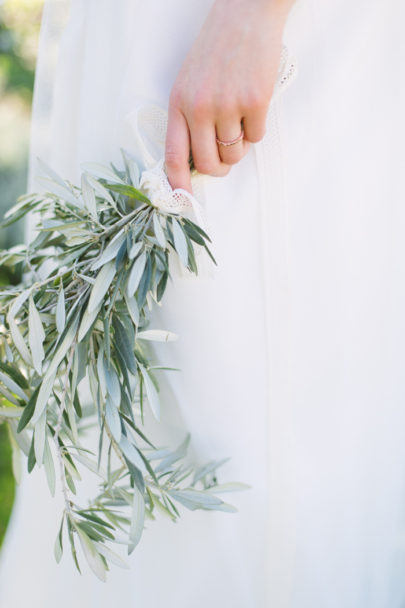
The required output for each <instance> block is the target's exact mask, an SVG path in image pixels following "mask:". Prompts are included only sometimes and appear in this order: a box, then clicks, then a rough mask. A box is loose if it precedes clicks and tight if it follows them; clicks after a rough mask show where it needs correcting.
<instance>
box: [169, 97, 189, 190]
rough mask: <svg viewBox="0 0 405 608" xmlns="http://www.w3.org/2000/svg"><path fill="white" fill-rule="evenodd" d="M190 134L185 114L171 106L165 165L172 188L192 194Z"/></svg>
mask: <svg viewBox="0 0 405 608" xmlns="http://www.w3.org/2000/svg"><path fill="white" fill-rule="evenodd" d="M189 156H190V133H189V129H188V125H187V121H186V119H185V116H184V114H183V113H182V112H181V110H179V108H177V107H175V106H169V116H168V123H167V133H166V149H165V165H166V173H167V177H168V180H169V183H170V185H171V187H172V188H184V190H187V191H188V192H190V193H191V176H190V166H189V162H188V161H189Z"/></svg>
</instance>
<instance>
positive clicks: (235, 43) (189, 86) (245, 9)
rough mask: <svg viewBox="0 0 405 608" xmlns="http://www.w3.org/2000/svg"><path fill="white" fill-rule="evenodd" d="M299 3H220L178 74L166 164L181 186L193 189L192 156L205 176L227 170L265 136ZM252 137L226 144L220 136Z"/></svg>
mask: <svg viewBox="0 0 405 608" xmlns="http://www.w3.org/2000/svg"><path fill="white" fill-rule="evenodd" d="M293 2H294V0H216V1H215V2H214V4H213V6H212V9H211V11H210V13H209V15H208V17H207V19H206V21H205V23H204V25H203V27H202V29H201V32H200V34H199V36H198V37H197V39H196V40H195V42H194V44H193V46H192V48H191V50H190V52H189V53H188V55H187V57H186V59H185V61H184V63H183V65H182V67H181V69H180V72H179V74H178V76H177V78H176V81H175V83H174V86H173V89H172V91H171V95H170V101H169V120H168V129H167V136H166V152H165V164H166V172H167V176H168V179H169V182H170V184H171V186H172V187H173V188H184V189H185V190H188V191H189V192H191V182H190V169H189V163H188V160H189V155H190V149H191V151H192V155H193V159H194V166H195V168H196V169H197V171H199V172H200V173H205V174H207V175H213V176H217V177H219V176H224V175H226V174H227V173H228V172H229V171H230V169H231V166H232V165H234V164H236V163H238V162H239V161H240V160H241V159H242V158H243V156H244V155H245V154H246V152H247V151H248V149H249V146H250V144H251V143H255V142H258V141H260V140H261V139H262V138H263V136H264V133H265V122H266V114H267V110H268V107H269V104H270V100H271V96H272V93H273V88H274V84H275V80H276V77H277V71H278V66H279V61H280V53H281V49H282V35H283V29H284V25H285V21H286V19H287V16H288V13H289V10H290V8H291V6H292V4H293ZM241 121H243V128H244V139H243V140H242V141H240V142H239V143H237V144H234V145H232V146H227V147H225V146H221V145H218V144H217V142H216V139H215V138H216V137H218V138H219V139H221V140H223V141H229V140H232V139H234V138H235V137H238V135H239V134H240V132H241Z"/></svg>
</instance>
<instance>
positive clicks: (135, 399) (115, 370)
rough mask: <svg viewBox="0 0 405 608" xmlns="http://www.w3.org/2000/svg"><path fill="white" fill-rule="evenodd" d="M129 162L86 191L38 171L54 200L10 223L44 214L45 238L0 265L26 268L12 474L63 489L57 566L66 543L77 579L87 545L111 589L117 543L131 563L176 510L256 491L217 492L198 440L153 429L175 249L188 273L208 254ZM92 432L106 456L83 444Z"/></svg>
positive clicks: (7, 411) (85, 182)
mask: <svg viewBox="0 0 405 608" xmlns="http://www.w3.org/2000/svg"><path fill="white" fill-rule="evenodd" d="M123 157H124V169H123V170H118V169H116V168H115V167H113V166H111V167H104V166H101V165H99V164H96V163H88V164H86V165H85V167H84V170H85V173H84V174H83V175H82V178H81V187H80V188H78V187H76V186H75V185H73V184H71V183H69V182H68V181H65V180H63V179H62V178H61V177H59V176H58V175H57V174H56V173H55V172H54V171H53V169H51V168H50V167H48V166H47V165H45V164H44V163H42V164H41V163H39V166H40V167H41V170H42V171H43V172H44V173H45V175H46V177H45V178H44V179H43V181H42V183H43V184H45V186H46V188H47V189H48V192H45V193H44V194H41V195H39V194H32V195H27V196H24V197H21V199H19V201H18V202H17V204H16V205H15V206H14V208H13V209H12V210H10V211H9V212H8V213H7V218H6V223H7V224H9V223H12V222H14V221H16V220H17V219H19V218H20V217H23V216H24V215H25V214H26V213H29V212H34V213H35V214H37V216H38V218H39V220H40V221H39V222H38V228H37V235H36V237H35V238H34V240H33V241H32V242H31V243H30V244H29V245H28V246H27V247H24V246H21V247H14V248H12V249H10V250H4V251H0V266H1V265H6V264H13V263H22V265H23V267H24V276H23V281H22V282H21V284H19V285H16V286H11V285H10V286H9V287H7V288H5V289H3V290H2V291H1V292H0V328H1V329H0V331H1V339H0V422H1V423H3V424H6V425H8V430H9V434H10V438H11V445H12V450H13V471H14V474H15V477H16V479H19V478H20V474H21V472H20V471H21V462H22V460H21V457H20V456H21V453H24V454H26V456H27V457H28V458H27V467H28V471H29V472H31V471H32V470H33V469H34V468H35V467H41V466H42V465H44V466H43V467H42V470H43V471H44V473H45V476H46V479H47V483H48V486H49V490H50V493H51V494H54V492H55V490H56V477H58V479H59V478H60V486H61V492H62V495H63V504H64V507H63V512H62V514H61V524H60V528H59V531H58V535H57V538H56V540H55V545H54V555H55V559H56V560H57V561H60V559H61V558H62V554H63V540H64V539H63V537H64V534H65V540H67V541H68V542H69V545H70V551H71V555H72V559H73V561H74V563H75V565H76V567H77V568H78V569H79V571H80V563H79V555H78V552H77V547H78V541H79V544H80V546H81V548H82V554H83V556H84V558H85V559H86V561H87V563H88V565H89V567H90V569H91V570H92V571H93V572H94V574H95V575H96V576H97V577H98V578H100V579H101V580H105V578H106V572H107V570H108V569H109V565H110V564H115V565H117V566H120V567H126V563H125V561H124V560H123V559H122V557H121V556H120V555H119V554H118V553H116V552H114V551H113V550H112V549H111V545H114V544H118V545H126V546H127V549H128V553H131V552H132V551H133V550H134V548H135V547H136V546H137V545H138V543H139V542H140V539H141V536H142V532H143V529H144V522H145V520H146V519H147V518H148V519H154V518H155V516H156V515H157V514H161V515H163V516H165V517H168V518H169V519H171V520H173V521H176V520H177V519H178V517H179V516H180V511H179V507H178V505H182V506H183V507H186V508H188V509H191V510H195V509H204V510H219V511H226V512H231V511H233V510H235V509H234V507H233V506H232V505H229V504H227V503H225V502H223V500H222V499H221V498H219V497H218V493H220V492H227V491H233V490H240V489H244V488H245V487H247V486H245V485H244V484H241V483H232V482H226V481H224V482H222V483H221V484H220V483H219V482H218V479H217V477H218V473H217V470H218V468H219V467H220V466H221V465H222V464H223V463H224V462H225V461H226V459H219V460H212V461H210V462H208V463H205V464H201V463H194V462H189V461H188V460H187V457H188V454H187V453H188V447H189V444H190V435H189V434H187V435H186V437H185V438H184V439H183V440H182V441H181V442H180V444H179V445H178V446H177V447H175V448H172V447H170V446H169V447H168V446H163V447H162V446H160V447H159V446H155V444H154V442H153V440H152V439H151V438H150V437H149V436H148V434H147V432H146V431H145V428H147V425H146V424H145V418H146V417H148V416H149V414H151V415H152V416H153V417H155V418H156V419H157V420H159V419H160V416H161V410H162V409H164V407H165V396H164V394H162V395H161V394H160V392H159V382H158V381H159V377H160V374H163V373H167V372H169V373H170V369H171V368H170V367H165V368H162V367H161V366H159V364H158V361H156V360H155V355H154V353H153V351H152V350H151V349H150V345H151V343H153V342H162V343H167V348H170V342H172V341H173V340H175V339H177V336H176V335H175V334H174V333H173V332H171V331H169V330H166V329H162V328H153V327H149V323H150V316H151V314H150V313H151V311H152V309H153V307H154V306H155V304H156V303H158V304H159V306H160V305H163V306H164V293H165V290H166V285H167V282H168V280H169V278H170V271H171V266H170V264H171V261H170V263H169V260H171V256H172V253H173V252H172V249H174V251H175V253H174V255H175V256H176V255H177V257H178V259H179V260H180V261H181V262H182V264H183V265H184V266H185V267H186V268H187V269H188V270H189V271H190V272H191V273H196V272H197V265H196V259H197V258H196V256H195V252H194V246H196V247H200V248H201V249H202V250H204V249H205V250H206V252H207V253H208V255H210V256H211V258H212V255H211V252H210V250H209V248H208V243H209V242H210V241H209V238H208V236H207V235H206V234H205V232H204V231H203V230H202V229H201V227H200V226H198V225H197V224H195V223H194V222H192V220H190V219H188V218H187V219H186V218H184V217H180V216H179V215H176V214H172V213H166V212H164V211H162V210H161V209H158V208H156V207H155V206H153V205H152V203H151V202H150V201H149V199H148V197H147V196H146V194H145V193H144V192H143V191H142V190H139V189H138V187H139V184H140V183H142V182H141V181H140V179H139V178H140V174H141V170H140V168H139V167H138V166H137V164H136V161H135V159H134V158H132V157H131V155H130V154H129V153H127V152H123ZM194 244H195V245H194ZM169 254H170V256H169ZM212 259H213V258H212ZM38 277H40V278H38ZM180 338H181V336H180ZM81 386H86V390H81ZM149 409H150V412H149ZM91 426H96V429H97V439H98V441H97V442H96V446H94V443H93V441H89V439H88V436H87V435H86V430H87V429H88V428H89V427H91ZM83 467H84V468H85V469H87V470H88V471H89V472H90V474H91V475H93V476H94V478H95V480H97V484H98V491H97V492H96V494H95V495H94V496H92V497H91V498H90V500H89V502H88V504H87V505H82V504H80V503H81V500H79V498H78V494H77V488H76V486H77V485H78V484H80V483H81V479H82V475H81V471H82V469H83Z"/></svg>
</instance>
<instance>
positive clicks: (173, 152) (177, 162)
mask: <svg viewBox="0 0 405 608" xmlns="http://www.w3.org/2000/svg"><path fill="white" fill-rule="evenodd" d="M165 163H166V166H167V167H168V168H169V169H174V170H177V169H181V168H182V167H183V159H182V157H181V155H180V154H179V153H178V151H177V149H176V148H175V147H174V146H171V145H167V146H166V153H165Z"/></svg>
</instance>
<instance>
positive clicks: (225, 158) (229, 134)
mask: <svg viewBox="0 0 405 608" xmlns="http://www.w3.org/2000/svg"><path fill="white" fill-rule="evenodd" d="M241 129H242V125H241V121H240V118H235V117H234V118H231V117H230V116H229V115H227V116H224V117H221V118H220V119H219V120H218V124H217V127H216V132H217V138H218V139H220V140H221V141H223V142H230V141H233V140H234V139H236V138H238V137H239V136H240V134H241ZM217 145H218V152H219V156H220V158H221V160H222V162H224V163H226V164H227V165H235V164H236V163H238V162H239V161H240V160H241V159H242V158H243V157H244V155H245V154H246V152H247V151H248V149H249V145H250V144H249V142H247V141H246V140H244V139H241V140H240V141H238V142H237V143H234V144H231V145H228V146H226V145H223V144H220V143H217Z"/></svg>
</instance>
